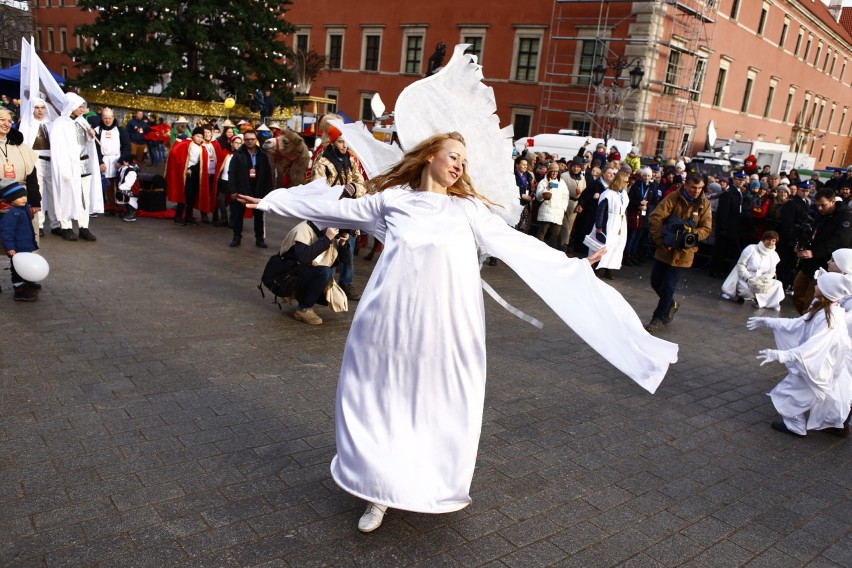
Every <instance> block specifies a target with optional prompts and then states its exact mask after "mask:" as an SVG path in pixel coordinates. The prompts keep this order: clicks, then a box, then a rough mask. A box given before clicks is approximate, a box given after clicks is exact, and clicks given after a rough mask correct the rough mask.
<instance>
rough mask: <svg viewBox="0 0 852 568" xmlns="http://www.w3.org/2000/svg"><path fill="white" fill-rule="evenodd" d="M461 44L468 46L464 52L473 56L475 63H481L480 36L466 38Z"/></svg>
mask: <svg viewBox="0 0 852 568" xmlns="http://www.w3.org/2000/svg"><path fill="white" fill-rule="evenodd" d="M462 43H466V44H468V46H467V47H466V48H465V50H464V52H465V53H468V54H470V55H475V56H476V59H477V61H479V62H480V64H481V63H482V36H466V37H464V38H463V39H462Z"/></svg>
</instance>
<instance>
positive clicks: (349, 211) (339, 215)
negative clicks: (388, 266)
mask: <svg viewBox="0 0 852 568" xmlns="http://www.w3.org/2000/svg"><path fill="white" fill-rule="evenodd" d="M306 198H308V199H306ZM339 198H340V187H339V186H338V187H334V188H331V187H329V186H328V184H327V183H326V182H325V180H324V179H320V180H316V181H313V182H311V183H309V184H306V185H300V186H296V187H292V188H282V189H276V190H275V191H273V192H271V193H270V194H269V195H267V196H266V197H264V198H263V200H262V201H261V202H260V203H259V204H258V206H257V208H258V209H259V210H261V211H271V212H272V213H277V214H278V215H283V216H284V217H295V218H297V219H307V220H308V221H313V222H315V223H316V224H317V225H320V226H322V227H346V228H351V229H361V230H362V231H364V232H367V233H373V234H376V223H377V222H378V220H379V219H380V218H381V213H382V208H383V206H384V199H383V196H382V194H381V193H376V194H373V195H365V196H364V197H361V198H359V199H339Z"/></svg>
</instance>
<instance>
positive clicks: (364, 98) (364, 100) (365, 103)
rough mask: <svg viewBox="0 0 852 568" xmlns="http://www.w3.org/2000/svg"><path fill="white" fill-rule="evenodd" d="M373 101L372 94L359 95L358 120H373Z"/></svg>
mask: <svg viewBox="0 0 852 568" xmlns="http://www.w3.org/2000/svg"><path fill="white" fill-rule="evenodd" d="M372 101H373V95H372V94H361V116H360V118H359V119H360V120H363V121H365V122H366V121H369V120H375V118H376V117H375V116H373V107H372V105H371V103H372Z"/></svg>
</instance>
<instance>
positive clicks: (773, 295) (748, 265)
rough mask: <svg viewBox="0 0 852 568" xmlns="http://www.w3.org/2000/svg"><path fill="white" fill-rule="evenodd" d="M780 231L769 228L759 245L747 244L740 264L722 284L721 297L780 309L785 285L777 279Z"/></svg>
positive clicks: (758, 306) (757, 306) (739, 261)
mask: <svg viewBox="0 0 852 568" xmlns="http://www.w3.org/2000/svg"><path fill="white" fill-rule="evenodd" d="M777 242H778V233H776V232H775V231H766V232H765V233H763V236H762V237H761V239H760V242H759V243H757V244H756V245H748V246H747V247H746V248H744V249H743V252H742V254H740V259H739V260H738V261H737V265H736V266H735V267H734V268H733V270H731V273H730V274H728V277H727V278H726V279H725V282H724V283H723V284H722V298H724V299H725V300H730V301H738V302H740V303H742V301H743V300H741V299H740V298H742V299H744V300H751V301H752V303H753V304H754V307H755V308H771V309H773V310H780V309H781V300H783V299H784V285H783V284H781V282H780V281H778V280H776V279H775V267H776V266H778V263H779V262H780V261H781V258H780V257H779V256H778V253H777V252H775V244H776V243H777Z"/></svg>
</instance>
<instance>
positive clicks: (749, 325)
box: [746, 317, 769, 331]
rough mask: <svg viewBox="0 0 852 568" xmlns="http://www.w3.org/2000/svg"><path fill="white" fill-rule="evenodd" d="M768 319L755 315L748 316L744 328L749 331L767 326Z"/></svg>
mask: <svg viewBox="0 0 852 568" xmlns="http://www.w3.org/2000/svg"><path fill="white" fill-rule="evenodd" d="M768 319H769V318H757V317H754V318H748V321H747V322H746V329H748V330H749V331H754V330H755V329H760V328H762V327H769V326H768V325H767V320H768Z"/></svg>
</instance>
